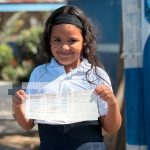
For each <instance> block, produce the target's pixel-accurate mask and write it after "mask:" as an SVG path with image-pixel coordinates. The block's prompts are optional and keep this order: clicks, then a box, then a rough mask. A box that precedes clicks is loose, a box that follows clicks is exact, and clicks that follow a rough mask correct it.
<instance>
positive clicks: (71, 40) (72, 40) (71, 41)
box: [69, 38, 78, 43]
mask: <svg viewBox="0 0 150 150" xmlns="http://www.w3.org/2000/svg"><path fill="white" fill-rule="evenodd" d="M69 42H70V43H76V42H78V40H77V39H74V38H73V39H70V40H69Z"/></svg>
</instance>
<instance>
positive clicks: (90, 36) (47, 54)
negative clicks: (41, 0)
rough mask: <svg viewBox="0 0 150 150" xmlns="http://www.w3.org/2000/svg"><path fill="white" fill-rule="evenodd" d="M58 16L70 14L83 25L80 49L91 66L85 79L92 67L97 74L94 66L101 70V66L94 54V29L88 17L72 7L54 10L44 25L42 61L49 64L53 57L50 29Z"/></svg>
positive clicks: (95, 45)
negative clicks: (81, 46) (82, 42)
mask: <svg viewBox="0 0 150 150" xmlns="http://www.w3.org/2000/svg"><path fill="white" fill-rule="evenodd" d="M60 14H72V15H74V16H76V17H77V18H78V19H79V20H80V21H81V23H82V25H83V28H82V29H81V30H82V36H83V40H84V43H85V44H84V45H83V48H82V57H83V58H86V59H87V60H88V62H89V63H90V64H91V68H90V69H89V70H88V72H87V73H86V77H87V75H88V73H89V72H90V70H91V69H92V68H93V67H94V68H95V73H96V74H97V71H96V66H99V67H101V68H103V65H102V64H101V63H100V61H99V59H98V57H97V53H96V52H97V43H96V36H95V35H96V34H95V28H94V26H93V25H92V23H91V22H90V20H89V19H88V17H87V16H86V15H85V14H84V12H83V11H82V10H81V9H79V8H78V7H77V6H73V5H66V6H62V7H60V8H58V9H56V10H55V11H54V12H53V13H52V14H51V15H50V16H49V18H48V19H47V21H46V23H45V29H44V32H43V35H42V39H41V48H42V49H41V50H42V51H41V52H42V55H43V56H44V60H45V61H46V62H49V61H51V59H52V57H53V55H52V53H51V47H50V44H49V41H50V37H51V32H52V27H53V26H54V25H55V24H54V19H55V18H56V17H57V16H59V15H60ZM97 75H98V74H97ZM89 82H90V81H89Z"/></svg>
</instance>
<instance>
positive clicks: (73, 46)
mask: <svg viewBox="0 0 150 150" xmlns="http://www.w3.org/2000/svg"><path fill="white" fill-rule="evenodd" d="M50 45H51V52H52V54H53V56H54V57H55V58H56V60H57V61H58V62H59V63H60V64H62V65H64V67H65V70H66V71H67V72H69V71H70V70H71V69H73V68H76V67H77V66H78V65H79V64H80V61H81V60H80V59H81V51H82V46H83V37H82V32H81V29H80V28H79V27H77V26H75V25H72V24H59V25H54V26H53V28H52V33H51V39H50Z"/></svg>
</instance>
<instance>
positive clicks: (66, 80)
mask: <svg viewBox="0 0 150 150" xmlns="http://www.w3.org/2000/svg"><path fill="white" fill-rule="evenodd" d="M90 67H91V64H89V63H88V60H87V59H83V61H82V62H81V64H80V65H79V66H78V67H77V68H75V69H73V70H72V71H70V72H69V73H66V72H65V69H64V66H63V65H60V64H58V62H57V61H56V60H55V59H54V58H52V60H51V62H50V63H48V64H43V65H39V66H37V67H36V68H35V69H34V70H33V72H32V73H31V76H30V80H29V83H28V87H27V94H39V93H41V94H43V93H65V92H78V91H82V90H92V89H93V90H94V89H95V88H96V86H97V85H100V84H105V85H107V86H109V87H110V88H111V89H112V87H111V82H110V79H109V76H108V74H107V73H106V72H105V71H104V70H103V69H101V68H99V67H97V71H98V74H99V75H100V77H102V78H103V79H101V78H99V77H97V76H96V74H95V71H94V68H93V69H92V70H91V71H90V72H89V74H88V79H89V80H90V81H93V83H94V84H91V83H89V82H88V81H87V79H86V76H85V74H86V72H87V71H88V70H89V69H90ZM97 98H98V100H97V102H98V112H99V116H103V115H105V114H106V113H107V102H105V101H103V100H102V99H100V98H99V96H97ZM35 123H48V124H54V123H53V122H47V121H44V120H35ZM55 123H56V122H55Z"/></svg>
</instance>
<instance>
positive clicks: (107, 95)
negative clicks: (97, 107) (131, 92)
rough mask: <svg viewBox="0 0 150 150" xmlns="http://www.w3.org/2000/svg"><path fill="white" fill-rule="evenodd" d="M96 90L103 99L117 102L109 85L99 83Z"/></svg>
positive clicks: (108, 101)
mask: <svg viewBox="0 0 150 150" xmlns="http://www.w3.org/2000/svg"><path fill="white" fill-rule="evenodd" d="M95 92H96V94H97V95H99V96H100V98H101V99H103V100H104V101H106V102H107V103H109V104H113V103H114V102H115V96H114V94H113V91H112V90H111V89H110V88H109V87H108V86H106V85H99V86H97V87H96V89H95Z"/></svg>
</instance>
